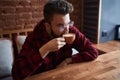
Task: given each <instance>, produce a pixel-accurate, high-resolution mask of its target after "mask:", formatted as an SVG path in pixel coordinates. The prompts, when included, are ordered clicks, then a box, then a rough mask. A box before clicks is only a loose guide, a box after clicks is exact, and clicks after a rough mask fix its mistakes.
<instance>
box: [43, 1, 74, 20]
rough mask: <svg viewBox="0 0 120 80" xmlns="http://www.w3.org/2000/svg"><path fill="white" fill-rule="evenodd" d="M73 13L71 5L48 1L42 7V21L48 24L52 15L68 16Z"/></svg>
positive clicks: (65, 2)
mask: <svg viewBox="0 0 120 80" xmlns="http://www.w3.org/2000/svg"><path fill="white" fill-rule="evenodd" d="M72 11H73V5H72V4H71V3H69V2H67V1H66V0H50V1H48V3H47V4H46V5H45V6H44V12H43V13H44V19H45V21H46V22H50V21H51V20H52V18H53V15H54V14H56V13H58V14H63V15H65V14H68V13H71V12H72Z"/></svg>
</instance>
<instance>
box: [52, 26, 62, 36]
mask: <svg viewBox="0 0 120 80" xmlns="http://www.w3.org/2000/svg"><path fill="white" fill-rule="evenodd" d="M50 31H51V33H50V34H51V36H52V37H53V38H57V37H61V36H62V34H61V35H57V34H55V32H54V31H53V29H52V26H51V27H50Z"/></svg>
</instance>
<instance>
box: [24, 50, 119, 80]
mask: <svg viewBox="0 0 120 80" xmlns="http://www.w3.org/2000/svg"><path fill="white" fill-rule="evenodd" d="M119 79H120V50H116V51H113V52H109V54H103V55H99V57H98V58H97V59H96V60H94V61H90V62H84V63H76V64H70V65H68V66H65V67H61V68H57V69H53V70H50V71H47V72H43V73H40V74H37V75H34V76H31V77H28V78H26V79H25V80H119Z"/></svg>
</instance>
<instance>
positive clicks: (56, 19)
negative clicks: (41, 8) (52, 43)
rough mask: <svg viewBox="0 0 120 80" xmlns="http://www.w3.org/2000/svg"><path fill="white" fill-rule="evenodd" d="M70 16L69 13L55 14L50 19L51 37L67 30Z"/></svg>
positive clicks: (58, 35)
mask: <svg viewBox="0 0 120 80" xmlns="http://www.w3.org/2000/svg"><path fill="white" fill-rule="evenodd" d="M69 23H70V16H69V14H66V15H62V14H55V15H54V16H53V19H52V21H51V26H50V30H51V35H52V36H53V37H60V36H62V34H64V33H66V32H67V31H69Z"/></svg>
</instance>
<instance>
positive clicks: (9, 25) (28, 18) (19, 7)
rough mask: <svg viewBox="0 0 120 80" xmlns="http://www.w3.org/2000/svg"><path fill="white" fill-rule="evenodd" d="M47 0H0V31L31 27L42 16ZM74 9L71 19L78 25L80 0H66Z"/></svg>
mask: <svg viewBox="0 0 120 80" xmlns="http://www.w3.org/2000/svg"><path fill="white" fill-rule="evenodd" d="M47 1H48V0H0V31H4V30H14V29H24V28H33V27H34V26H35V25H36V24H37V22H38V21H39V20H40V19H42V18H43V13H42V10H43V6H44V4H45V3H46V2H47ZM68 1H69V2H71V3H73V5H74V7H75V10H74V12H73V13H72V15H71V19H72V20H74V21H75V25H76V26H78V27H80V22H81V19H80V16H81V14H80V6H79V2H80V1H81V0H68Z"/></svg>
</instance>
